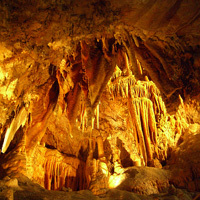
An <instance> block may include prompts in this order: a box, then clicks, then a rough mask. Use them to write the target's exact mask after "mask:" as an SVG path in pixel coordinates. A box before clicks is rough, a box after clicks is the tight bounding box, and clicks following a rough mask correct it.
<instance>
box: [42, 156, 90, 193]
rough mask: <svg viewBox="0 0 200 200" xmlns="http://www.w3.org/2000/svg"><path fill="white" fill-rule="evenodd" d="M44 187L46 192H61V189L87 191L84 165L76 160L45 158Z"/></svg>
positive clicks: (69, 158) (54, 157)
mask: <svg viewBox="0 0 200 200" xmlns="http://www.w3.org/2000/svg"><path fill="white" fill-rule="evenodd" d="M44 170H45V177H44V185H45V188H46V189H48V190H61V189H62V188H63V187H66V188H71V189H72V190H79V189H87V188H88V180H87V176H86V171H85V163H82V162H81V161H80V160H78V159H77V158H71V157H66V158H64V159H63V158H60V157H56V156H48V157H46V160H45V163H44Z"/></svg>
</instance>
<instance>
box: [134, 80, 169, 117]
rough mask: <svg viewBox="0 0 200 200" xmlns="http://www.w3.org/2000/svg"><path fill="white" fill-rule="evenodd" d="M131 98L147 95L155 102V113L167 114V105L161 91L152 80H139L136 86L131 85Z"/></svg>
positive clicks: (146, 96)
mask: <svg viewBox="0 0 200 200" xmlns="http://www.w3.org/2000/svg"><path fill="white" fill-rule="evenodd" d="M130 92H131V95H130V96H131V98H137V99H138V98H142V97H145V98H147V99H149V100H151V102H152V103H153V110H154V113H155V115H161V114H163V115H165V114H166V107H165V103H164V102H163V100H162V97H161V95H160V91H159V90H158V88H157V87H156V86H155V84H154V83H153V82H152V81H137V83H136V84H135V86H134V87H131V89H130Z"/></svg>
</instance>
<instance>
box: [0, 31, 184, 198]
mask: <svg viewBox="0 0 200 200" xmlns="http://www.w3.org/2000/svg"><path fill="white" fill-rule="evenodd" d="M116 38H117V39H116ZM116 38H115V37H104V38H102V39H90V40H87V41H81V42H79V43H78V44H77V46H76V51H75V52H74V54H73V55H66V56H65V58H63V59H62V60H61V62H60V65H59V66H54V65H52V64H51V65H50V67H49V75H50V77H49V79H48V81H47V82H46V83H45V84H44V85H42V87H41V88H39V89H38V91H36V92H35V94H34V96H33V97H32V99H31V101H28V102H27V103H26V104H24V105H21V106H20V107H21V108H20V109H19V111H18V112H16V113H15V116H14V118H13V119H12V120H11V124H10V127H9V128H8V129H7V131H6V133H5V139H4V143H3V147H2V151H3V152H6V150H7V148H8V146H9V143H10V142H11V141H12V139H13V137H14V135H15V133H16V132H17V130H18V129H19V127H20V126H21V125H23V126H25V127H26V128H25V129H23V130H21V132H22V133H20V134H23V136H22V138H21V140H20V143H19V144H18V145H17V146H16V144H12V143H11V146H13V148H14V149H13V150H12V149H11V150H10V152H9V153H8V154H6V155H5V160H6V159H9V156H10V157H11V160H12V159H14V160H15V159H17V156H16V155H15V157H12V154H17V155H18V156H19V157H20V156H22V155H23V156H24V160H25V161H26V162H25V163H24V162H22V160H21V161H19V163H20V166H21V168H20V170H19V169H18V168H17V169H15V168H16V167H15V162H14V164H13V162H12V161H11V162H8V163H7V162H5V164H4V168H5V169H7V170H8V171H9V172H10V173H11V172H13V171H15V170H16V171H18V170H19V172H21V173H24V174H26V175H27V176H28V177H29V178H31V179H32V180H34V181H36V182H38V183H39V184H41V185H42V186H44V187H45V188H46V189H48V190H62V189H63V188H64V187H65V188H71V189H72V190H81V189H91V190H92V191H93V192H94V193H96V194H99V193H101V189H103V188H109V187H112V186H111V185H110V184H109V179H110V177H112V176H113V175H114V174H118V175H120V174H122V173H123V171H124V168H126V167H130V166H152V167H160V168H161V167H162V165H161V163H165V161H166V159H167V151H168V147H169V146H171V147H173V146H174V145H175V144H176V142H177V140H178V139H177V138H179V137H180V134H181V133H180V132H181V128H182V127H181V125H180V124H178V125H177V124H175V123H173V122H174V121H175V118H176V120H179V118H180V116H176V117H175V116H170V115H168V114H167V111H166V107H165V103H164V102H163V100H162V96H161V92H160V91H159V89H158V88H157V87H156V85H155V83H154V82H153V81H151V76H153V77H155V80H156V81H158V80H157V79H158V78H159V75H158V73H159V71H157V72H156V71H155V70H153V71H152V67H151V65H152V64H153V63H150V64H148V63H147V61H146V60H144V59H142V60H140V58H141V57H142V55H143V54H144V52H143V51H142V50H143V48H144V45H143V42H142V41H141V40H140V39H139V38H137V39H136V38H135V41H134V39H133V37H132V36H131V35H129V34H127V33H125V34H124V35H123V37H122V35H119V33H118V34H117V35H116ZM135 43H137V46H136V44H135ZM144 49H145V51H146V52H147V53H148V54H149V57H150V58H151V57H153V58H154V56H153V55H152V54H151V52H150V51H148V50H147V49H146V48H144ZM150 58H148V59H150ZM143 64H144V65H143ZM143 66H144V67H143ZM146 66H148V68H147V69H146ZM149 66H150V67H149ZM157 70H159V69H157ZM162 73H165V71H164V72H162ZM155 75H156V76H155ZM166 79H167V78H166V77H165V78H164V79H162V81H164V82H165V83H166V82H167V80H166ZM159 83H160V82H159ZM173 84H174V83H173V82H170V81H168V84H167V85H165V86H164V87H163V86H162V85H161V84H160V85H159V86H160V89H162V91H164V94H165V95H166V96H169V95H172V94H173V93H174V92H175V91H176V89H177V88H173V87H172V85H173ZM174 117H175V118H174ZM163 126H166V127H164V128H163ZM161 129H162V130H161ZM164 129H167V132H165V130H164ZM175 135H176V137H177V138H176V141H175V140H173V139H172V138H173V137H175ZM164 141H165V142H164ZM14 146H15V147H14ZM8 150H9V149H8ZM16 151H17V153H16ZM14 169H15V170H14Z"/></svg>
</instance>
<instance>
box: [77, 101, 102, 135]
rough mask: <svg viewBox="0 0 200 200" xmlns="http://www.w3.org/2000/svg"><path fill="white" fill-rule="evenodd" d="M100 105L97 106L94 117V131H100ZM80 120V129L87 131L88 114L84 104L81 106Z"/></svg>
mask: <svg viewBox="0 0 200 200" xmlns="http://www.w3.org/2000/svg"><path fill="white" fill-rule="evenodd" d="M99 104H100V102H99V103H98V104H97V106H96V108H95V109H94V115H93V117H92V129H99ZM79 119H80V125H79V129H80V130H82V132H85V131H87V128H88V113H87V109H86V106H85V104H84V103H82V104H81V111H80V115H79ZM77 121H78V119H77Z"/></svg>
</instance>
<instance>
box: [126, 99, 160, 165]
mask: <svg viewBox="0 0 200 200" xmlns="http://www.w3.org/2000/svg"><path fill="white" fill-rule="evenodd" d="M129 103H130V105H129V109H130V110H129V111H130V114H131V118H132V123H133V126H134V137H135V141H136V146H137V149H138V153H139V155H140V158H142V159H141V164H144V165H147V164H148V162H149V161H151V160H152V159H153V153H154V151H155V150H156V149H155V148H156V146H157V127H156V118H155V114H154V110H153V104H152V102H151V100H149V99H147V98H146V97H141V98H133V99H132V100H131V102H129Z"/></svg>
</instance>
